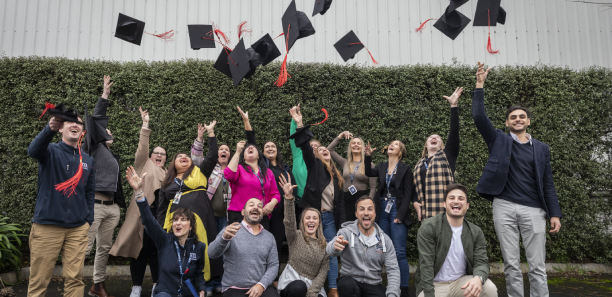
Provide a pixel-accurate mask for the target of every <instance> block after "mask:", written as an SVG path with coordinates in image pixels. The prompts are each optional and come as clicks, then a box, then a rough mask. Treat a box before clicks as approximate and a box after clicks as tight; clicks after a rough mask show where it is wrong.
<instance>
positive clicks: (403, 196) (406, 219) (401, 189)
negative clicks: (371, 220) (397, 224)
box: [364, 156, 416, 227]
mask: <svg viewBox="0 0 612 297" xmlns="http://www.w3.org/2000/svg"><path fill="white" fill-rule="evenodd" d="M371 162H372V156H365V163H366V164H369V163H371ZM364 168H365V175H366V176H369V177H378V189H377V190H376V196H375V197H374V203H375V204H376V217H377V218H380V211H381V207H380V206H381V204H382V201H381V196H382V194H383V192H384V191H385V189H386V186H383V185H384V184H385V180H386V176H387V171H388V170H389V163H388V162H380V163H378V165H376V167H374V168H370V166H365V167H364ZM412 182H413V179H412V169H411V168H410V166H408V164H406V163H404V162H402V161H399V163H398V164H397V172H396V173H395V185H394V186H395V189H396V191H397V197H396V198H395V203H397V216H396V217H395V218H396V219H398V220H400V221H402V222H403V223H404V225H406V226H407V227H410V225H411V224H412V215H410V203H411V202H412V200H413V199H414V197H416V190H415V188H414V186H413V183H412Z"/></svg>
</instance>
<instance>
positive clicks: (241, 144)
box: [225, 140, 246, 181]
mask: <svg viewBox="0 0 612 297" xmlns="http://www.w3.org/2000/svg"><path fill="white" fill-rule="evenodd" d="M245 146H246V142H245V141H244V140H243V141H240V142H238V144H237V145H236V152H235V153H234V155H233V156H232V159H231V160H230V162H229V164H227V168H229V170H231V171H232V172H238V163H239V162H240V153H242V151H243V150H244V147H245ZM225 178H226V179H227V180H230V177H228V176H226V177H225ZM230 181H231V180H230Z"/></svg>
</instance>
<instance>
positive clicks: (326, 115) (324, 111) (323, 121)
mask: <svg viewBox="0 0 612 297" xmlns="http://www.w3.org/2000/svg"><path fill="white" fill-rule="evenodd" d="M321 111H322V112H323V113H324V114H325V118H324V119H323V120H322V121H321V122H319V123H316V124H311V126H318V125H321V124H323V123H325V121H327V118H328V117H329V115H328V114H327V110H325V108H321Z"/></svg>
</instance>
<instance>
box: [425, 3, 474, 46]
mask: <svg viewBox="0 0 612 297" xmlns="http://www.w3.org/2000/svg"><path fill="white" fill-rule="evenodd" d="M470 21H471V20H470V19H469V18H468V17H466V16H465V15H464V14H462V13H460V12H459V11H457V10H451V9H450V6H448V7H446V10H445V11H444V14H443V15H442V16H441V17H440V18H439V19H438V21H437V22H436V23H435V24H434V27H435V28H436V29H438V30H440V31H441V32H442V33H444V35H446V36H448V38H450V39H452V40H455V38H457V36H459V34H460V33H461V31H463V29H465V27H467V25H468V24H469V23H470Z"/></svg>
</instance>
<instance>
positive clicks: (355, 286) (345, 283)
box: [337, 275, 387, 297]
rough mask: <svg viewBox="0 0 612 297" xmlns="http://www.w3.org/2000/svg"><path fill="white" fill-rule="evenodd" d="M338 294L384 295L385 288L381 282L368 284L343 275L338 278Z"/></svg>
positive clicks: (355, 296)
mask: <svg viewBox="0 0 612 297" xmlns="http://www.w3.org/2000/svg"><path fill="white" fill-rule="evenodd" d="M337 283H338V295H340V297H385V293H386V292H387V289H385V287H384V286H383V285H382V284H379V285H368V284H364V283H360V282H358V281H356V280H355V279H354V278H352V277H350V276H347V275H343V276H341V277H339V278H338V281H337Z"/></svg>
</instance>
